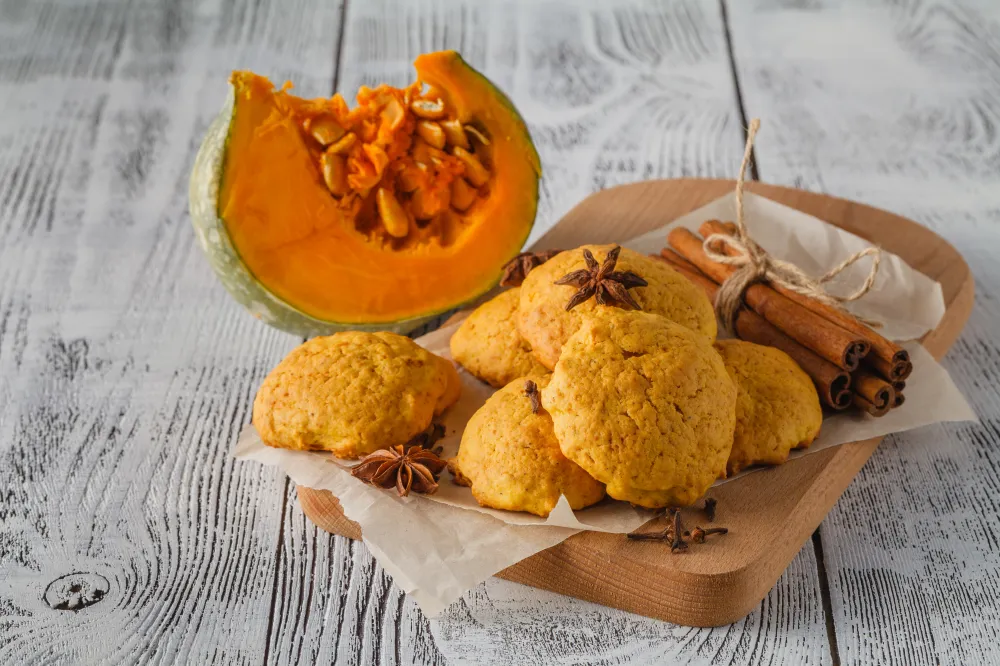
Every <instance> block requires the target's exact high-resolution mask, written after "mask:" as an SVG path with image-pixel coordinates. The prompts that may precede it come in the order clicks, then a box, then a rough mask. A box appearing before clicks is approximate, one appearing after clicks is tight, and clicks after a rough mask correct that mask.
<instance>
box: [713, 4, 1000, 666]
mask: <svg viewBox="0 0 1000 666" xmlns="http://www.w3.org/2000/svg"><path fill="white" fill-rule="evenodd" d="M790 4H791V3H783V2H772V1H768V0H755V1H754V2H739V3H737V2H732V3H730V4H729V19H730V25H731V30H732V38H733V45H734V51H735V60H736V64H737V69H738V73H739V80H740V84H741V90H742V92H743V101H744V104H745V106H746V109H747V114H748V115H752V116H759V117H761V118H763V119H764V125H763V129H762V131H761V133H760V134H759V135H758V136H759V140H758V145H757V151H756V155H757V159H758V167H759V171H760V176H761V178H762V179H763V180H766V181H769V182H775V183H781V184H789V185H796V186H799V187H804V188H807V189H812V190H817V191H823V192H827V193H830V194H834V195H837V196H843V197H847V198H851V199H857V200H860V201H864V202H866V203H870V204H873V205H876V206H880V207H883V208H886V209H888V210H892V211H895V212H898V213H901V214H903V215H906V216H908V217H911V218H913V219H915V220H917V221H919V222H921V223H923V224H926V225H927V226H929V227H931V228H932V229H934V230H935V231H937V232H938V233H939V234H941V235H942V236H944V237H945V238H947V239H948V240H949V241H950V242H951V243H952V244H953V245H955V247H957V248H958V250H959V251H960V252H961V253H962V254H963V255H964V256H965V258H966V261H967V262H968V263H969V265H970V267H971V268H972V272H973V274H974V276H975V279H976V306H975V309H974V310H973V313H972V317H971V319H970V321H969V324H968V326H967V328H966V330H965V333H964V334H963V335H962V337H961V338H960V339H959V341H958V343H957V344H956V345H955V347H954V348H953V349H952V351H951V352H950V353H949V354H948V356H947V357H946V359H945V365H946V367H947V368H948V370H949V371H950V372H951V374H952V376H953V377H954V378H955V380H956V382H957V383H958V385H959V387H960V388H961V389H962V390H963V392H964V393H965V395H966V396H968V398H969V399H970V401H971V402H972V404H973V406H974V407H975V409H976V412H977V413H978V415H979V417H980V419H981V420H982V423H981V424H979V425H971V424H958V425H947V426H939V427H933V428H927V429H924V430H921V431H919V432H915V433H910V434H902V435H899V436H894V437H891V438H889V439H888V440H887V441H886V442H885V443H884V444H883V445H882V446H881V447H879V449H878V451H877V452H876V453H875V455H874V456H873V457H872V459H871V461H869V463H868V464H867V465H866V466H865V468H864V469H863V470H862V472H861V474H860V475H859V477H858V478H857V479H856V480H855V481H854V483H853V484H852V485H851V486H850V487H849V488H848V489H847V491H846V493H845V494H844V496H843V498H842V499H841V500H840V502H839V503H838V504H837V505H836V506H835V507H834V509H833V511H832V512H831V514H830V515H829V517H828V518H827V519H826V520H825V521H824V522H823V525H822V527H821V529H820V533H821V539H822V544H823V546H824V555H825V564H826V573H827V577H828V580H829V585H830V592H831V601H832V610H833V621H834V624H835V627H836V639H837V646H836V647H837V650H838V652H839V656H840V659H841V662H842V663H845V664H848V663H850V664H866V663H879V664H996V663H1000V601H998V599H1000V576H998V572H1000V511H998V509H1000V494H998V492H997V485H998V482H1000V475H998V470H1000V446H998V443H1000V442H998V440H1000V430H998V427H997V424H998V421H1000V398H998V391H997V389H998V383H1000V367H998V359H1000V338H998V336H997V330H998V329H1000V307H998V304H997V303H998V298H1000V266H998V264H997V253H998V252H1000V136H998V128H1000V3H997V2H993V1H991V0H983V1H980V2H974V1H962V2H950V1H926V2H888V1H885V2H882V1H879V2H869V1H868V0H842V1H834V0H823V1H822V2H812V3H799V4H798V5H797V6H794V7H793V6H789V5H790Z"/></svg>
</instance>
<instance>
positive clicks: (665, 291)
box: [517, 245, 717, 369]
mask: <svg viewBox="0 0 1000 666" xmlns="http://www.w3.org/2000/svg"><path fill="white" fill-rule="evenodd" d="M613 247H614V245H584V246H582V247H579V248H577V249H575V250H567V251H565V252H561V253H559V254H557V255H556V256H555V257H553V258H552V259H549V260H548V261H547V262H545V263H544V264H542V265H541V266H538V267H537V268H535V269H534V270H532V271H531V272H530V273H528V275H527V277H525V279H524V283H523V284H522V285H521V297H520V301H519V303H518V309H517V330H518V332H519V333H520V334H521V337H523V338H524V339H525V340H526V341H527V342H528V344H529V345H530V346H531V349H532V351H533V353H534V354H535V356H536V358H538V360H539V361H540V362H541V363H542V365H544V366H545V367H546V368H549V369H552V368H554V367H555V364H556V361H558V360H559V354H560V352H561V350H562V347H563V345H564V344H565V343H566V341H567V340H568V339H569V337H570V336H571V335H573V333H575V332H576V331H577V329H579V328H580V324H581V323H582V321H583V319H584V318H585V317H587V316H590V315H591V314H593V313H595V312H599V311H607V310H609V309H613V306H607V305H598V303H597V302H596V300H595V299H593V298H591V299H589V300H587V301H585V302H583V303H581V304H580V305H578V306H576V307H575V308H573V309H572V310H569V311H567V310H566V304H567V303H568V302H569V299H570V298H571V297H572V296H573V294H574V293H576V291H577V288H576V287H573V286H569V285H557V284H554V283H555V281H556V280H558V279H559V278H561V277H563V276H564V275H567V274H568V273H571V272H573V271H576V270H580V269H583V268H585V267H586V262H585V261H584V258H583V250H584V249H588V250H590V251H591V252H592V253H593V255H594V258H595V259H597V261H598V263H600V262H603V261H604V258H605V256H607V253H608V251H609V250H611V248H613ZM615 270H616V271H633V272H635V273H637V274H638V275H639V277H642V278H644V279H645V280H646V281H647V282H648V283H649V284H648V285H647V286H645V287H635V288H633V289H630V290H629V293H630V294H631V295H632V297H633V298H635V300H636V301H637V302H638V303H639V305H640V307H641V308H642V310H643V311H644V312H649V313H652V314H658V315H662V316H664V317H666V318H667V319H669V320H671V321H673V322H675V323H677V324H680V325H682V326H685V327H687V328H689V329H691V330H694V331H698V332H699V333H702V334H703V335H705V336H707V337H708V338H709V342H711V341H713V340H715V336H716V333H717V330H716V322H715V313H714V311H713V309H712V304H711V303H710V302H709V300H708V298H707V297H706V296H705V293H704V292H703V291H702V290H701V289H699V288H698V287H696V286H695V285H693V284H691V282H690V281H689V280H687V278H685V277H684V276H682V275H681V274H680V273H678V272H677V271H675V270H674V269H672V268H670V266H669V265H667V264H666V263H665V262H663V261H658V260H656V259H652V258H650V257H647V256H645V255H642V254H639V253H638V252H633V251H632V250H629V249H627V248H622V251H621V254H620V255H619V257H618V262H617V264H616V265H615Z"/></svg>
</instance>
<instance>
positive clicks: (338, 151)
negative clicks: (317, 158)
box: [326, 132, 358, 155]
mask: <svg viewBox="0 0 1000 666" xmlns="http://www.w3.org/2000/svg"><path fill="white" fill-rule="evenodd" d="M357 142H358V135H357V134H355V133H354V132H348V133H347V134H345V135H344V136H342V137H341V138H340V140H339V141H337V142H336V143H335V144H333V145H332V146H330V147H329V148H327V149H326V152H327V154H331V155H344V154H346V153H347V151H349V150H350V149H351V148H353V147H354V144H356V143H357Z"/></svg>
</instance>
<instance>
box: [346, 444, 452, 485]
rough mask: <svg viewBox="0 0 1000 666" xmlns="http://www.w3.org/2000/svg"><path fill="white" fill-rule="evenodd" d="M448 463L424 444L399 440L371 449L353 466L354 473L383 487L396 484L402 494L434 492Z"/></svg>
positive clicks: (357, 476)
mask: <svg viewBox="0 0 1000 666" xmlns="http://www.w3.org/2000/svg"><path fill="white" fill-rule="evenodd" d="M447 465H448V463H447V461H445V460H442V459H441V458H439V457H438V455H437V454H436V453H434V452H433V451H428V450H426V449H424V447H422V446H419V445H416V446H410V447H409V448H406V445H405V444H397V445H396V446H393V447H390V448H388V449H379V450H378V451H375V452H373V453H369V454H368V455H367V456H365V457H364V458H362V459H361V462H360V463H358V464H357V465H356V466H355V467H354V468H353V469H352V470H351V476H354V477H356V478H358V479H361V480H362V481H364V482H366V483H370V484H372V485H373V486H381V487H382V488H391V487H392V486H393V485H395V486H396V492H398V493H399V496H400V497H406V496H407V495H409V494H410V490H413V491H414V492H418V493H425V494H428V495H432V494H434V492H436V491H437V489H438V482H437V476H438V475H439V474H440V473H441V471H442V470H443V469H444V468H445V467H446V466H447Z"/></svg>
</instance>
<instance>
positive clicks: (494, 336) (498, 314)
mask: <svg viewBox="0 0 1000 666" xmlns="http://www.w3.org/2000/svg"><path fill="white" fill-rule="evenodd" d="M520 294H521V290H520V288H518V287H515V288H514V289H508V290H507V291H504V292H501V293H500V295H499V296H497V297H496V298H494V299H492V300H489V301H487V302H486V303H483V304H482V305H480V306H479V307H478V308H476V309H475V310H474V311H473V312H472V314H470V315H469V316H468V318H467V319H466V320H465V321H463V322H462V325H461V326H460V327H459V328H458V330H457V331H455V334H454V335H452V336H451V356H452V358H454V359H455V360H456V361H458V363H459V364H460V365H461V366H462V367H463V368H465V369H466V370H468V371H469V372H470V373H471V374H472V375H473V376H474V377H476V378H478V379H481V380H483V381H484V382H486V383H487V384H489V385H490V386H495V387H496V388H500V387H501V386H506V385H507V384H508V383H510V382H511V381H513V380H514V379H517V378H518V377H524V376H525V375H531V374H540V373H545V372H547V370H546V369H545V368H544V367H543V366H542V364H541V363H539V362H538V361H537V360H536V359H535V357H534V356H533V355H532V353H531V347H530V346H529V345H528V343H527V342H525V341H524V338H522V337H521V335H520V334H519V333H518V332H517V328H516V326H515V325H514V313H515V312H516V311H517V304H518V302H519V300H520Z"/></svg>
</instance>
